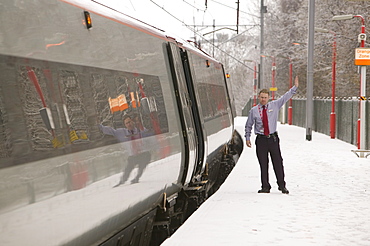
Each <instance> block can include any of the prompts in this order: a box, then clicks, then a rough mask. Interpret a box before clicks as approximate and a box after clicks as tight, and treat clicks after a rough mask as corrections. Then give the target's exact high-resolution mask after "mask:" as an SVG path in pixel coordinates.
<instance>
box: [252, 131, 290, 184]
mask: <svg viewBox="0 0 370 246" xmlns="http://www.w3.org/2000/svg"><path fill="white" fill-rule="evenodd" d="M256 153H257V158H258V161H259V163H260V168H261V183H262V188H264V189H271V185H270V183H269V171H268V170H269V158H268V153H270V157H271V160H272V165H273V167H274V171H275V176H276V180H277V184H278V186H279V187H280V188H284V187H285V181H284V166H283V158H282V157H281V152H280V139H279V137H278V136H277V135H274V136H271V137H270V138H267V137H260V136H257V138H256Z"/></svg>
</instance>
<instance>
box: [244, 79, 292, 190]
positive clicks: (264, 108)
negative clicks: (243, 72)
mask: <svg viewBox="0 0 370 246" xmlns="http://www.w3.org/2000/svg"><path fill="white" fill-rule="evenodd" d="M298 84H299V83H298V77H296V78H295V85H294V86H293V87H292V88H291V89H290V90H289V91H288V92H286V93H285V94H284V95H283V96H282V97H281V98H279V99H277V100H275V101H271V102H269V91H268V90H266V89H263V90H261V91H260V93H259V94H258V99H259V104H258V105H256V106H254V107H253V108H252V109H251V110H250V111H249V115H248V120H247V122H246V124H245V138H246V144H247V146H248V147H252V144H251V140H250V137H251V133H252V126H253V125H254V133H255V134H256V141H255V143H256V153H257V158H258V162H259V164H260V168H261V183H262V189H261V190H259V191H258V193H270V189H271V185H270V183H269V173H268V167H269V158H268V153H270V156H271V160H272V165H273V167H274V171H275V176H276V179H277V184H278V187H279V188H278V189H279V190H280V191H281V192H282V193H284V194H289V191H288V190H287V188H286V187H285V181H284V177H285V175H284V166H283V158H282V157H281V152H280V139H279V136H278V134H277V131H276V128H277V119H278V115H279V111H280V109H281V107H282V106H283V105H284V104H285V103H286V102H287V101H288V100H289V99H290V98H291V97H292V96H293V95H294V94H295V93H296V92H297V89H298Z"/></svg>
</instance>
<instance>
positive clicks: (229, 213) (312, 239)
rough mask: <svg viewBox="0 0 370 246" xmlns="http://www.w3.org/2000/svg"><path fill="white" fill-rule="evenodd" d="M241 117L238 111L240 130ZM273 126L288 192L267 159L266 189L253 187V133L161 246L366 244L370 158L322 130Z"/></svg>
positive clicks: (256, 173) (256, 175) (256, 178)
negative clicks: (221, 178) (220, 180)
mask: <svg viewBox="0 0 370 246" xmlns="http://www.w3.org/2000/svg"><path fill="white" fill-rule="evenodd" d="M245 121H246V118H245V117H237V118H236V125H237V126H236V127H237V129H238V130H239V132H240V133H241V135H244V124H245ZM278 132H279V136H280V141H281V142H280V146H281V151H282V156H283V159H284V167H285V181H286V183H287V188H288V190H289V191H290V194H289V195H285V194H282V193H281V192H280V191H278V189H277V184H276V178H275V175H274V172H273V168H272V165H271V163H270V168H269V171H270V184H271V186H272V189H271V193H269V194H258V193H257V191H258V190H259V189H260V185H261V184H260V170H259V164H258V160H257V157H256V154H255V151H256V149H255V145H254V138H253V139H252V143H253V145H252V148H247V147H246V146H245V148H244V151H243V153H242V155H241V158H240V159H239V161H238V163H237V165H236V166H235V168H234V169H233V171H232V172H231V174H230V176H229V177H228V178H227V180H226V181H225V183H224V184H223V185H222V186H221V188H220V189H219V190H218V191H217V192H216V193H215V194H214V195H213V196H212V197H210V198H209V199H208V200H207V201H206V202H205V203H204V204H203V205H202V206H201V207H200V208H199V209H198V210H197V211H196V212H195V213H194V214H193V215H192V216H191V217H190V218H189V219H188V220H187V221H186V222H185V223H184V225H182V226H181V227H180V228H179V229H178V230H177V231H176V232H175V233H174V234H173V235H172V237H170V238H168V239H167V240H166V241H164V242H163V243H162V245H161V246H189V245H212V246H218V245H219V246H221V245H222V246H223V245H233V246H239V245H252V246H253V245H258V246H260V245H263V246H268V245H273V246H279V245H281V246H287V245H288V246H289V245H300V246H305V245H315V246H317V245H320V246H326V245H327V246H332V245H336V246H338V245H343V246H348V245H356V246H359V245H364V246H365V245H370V159H369V158H358V157H357V156H356V155H355V154H354V153H353V152H352V151H351V150H353V149H356V147H355V146H354V145H351V144H348V143H345V142H343V141H340V140H337V139H330V137H329V136H327V135H324V134H320V133H316V132H313V133H312V141H307V140H306V138H305V136H306V129H305V128H301V127H296V126H290V125H287V124H285V125H281V124H279V125H278ZM243 140H244V137H243Z"/></svg>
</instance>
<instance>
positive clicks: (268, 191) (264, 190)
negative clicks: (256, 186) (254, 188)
mask: <svg viewBox="0 0 370 246" xmlns="http://www.w3.org/2000/svg"><path fill="white" fill-rule="evenodd" d="M258 193H270V189H267V188H262V189H260V190H259V191H258Z"/></svg>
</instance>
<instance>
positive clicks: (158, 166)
mask: <svg viewBox="0 0 370 246" xmlns="http://www.w3.org/2000/svg"><path fill="white" fill-rule="evenodd" d="M0 23H1V24H0V71H1V72H0V245H7V246H12V245H14V246H18V245H29V246H32V245H37V246H40V245H48V246H51V245H78V246H81V245H159V244H160V243H161V242H162V241H163V240H164V239H165V238H166V237H168V236H169V235H171V233H173V232H174V231H175V230H176V229H177V228H178V227H179V226H180V225H181V224H182V223H183V222H184V221H185V220H186V218H187V217H188V216H189V215H190V214H191V213H192V212H193V211H194V210H196V208H197V207H199V206H200V204H201V203H202V202H204V200H206V199H207V198H208V197H209V196H210V195H212V194H213V193H214V192H215V191H216V190H217V189H218V187H219V186H220V185H221V184H222V182H223V181H224V179H225V178H226V177H227V175H228V173H229V172H230V171H231V169H232V168H233V166H234V165H235V163H236V161H237V159H238V156H239V155H240V153H241V152H242V149H243V143H242V141H241V137H240V135H239V134H238V133H237V132H236V131H235V130H234V126H233V119H234V117H235V114H234V113H233V112H234V110H233V100H232V98H231V97H230V94H229V90H230V88H229V86H230V85H228V82H227V79H225V76H224V71H223V66H222V64H220V63H219V62H217V61H216V60H214V59H212V58H211V57H209V56H207V55H206V54H204V53H202V52H201V51H199V50H197V49H195V48H193V47H192V46H191V45H188V44H185V43H181V42H179V41H178V40H176V39H174V38H171V37H169V36H167V35H166V33H165V32H164V31H161V30H159V29H156V28H153V27H151V26H150V25H147V24H145V23H142V22H140V21H138V20H135V19H133V18H130V17H129V16H126V15H125V14H123V13H120V12H118V11H116V10H114V9H111V8H108V7H106V6H103V5H101V4H99V3H97V2H96V1H87V0H86V1H78V0H65V1H58V0H32V1H18V0H12V1H2V3H0ZM91 25H92V27H91ZM125 115H130V116H131V119H132V122H133V124H134V126H135V128H136V129H137V132H136V133H132V134H131V135H129V134H123V135H121V137H120V136H118V135H119V134H116V135H115V132H118V130H119V129H120V130H122V129H123V128H124V127H125V126H124V124H123V117H125ZM104 129H105V130H104ZM122 132H124V130H122Z"/></svg>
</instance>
